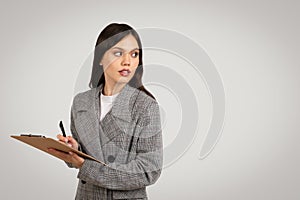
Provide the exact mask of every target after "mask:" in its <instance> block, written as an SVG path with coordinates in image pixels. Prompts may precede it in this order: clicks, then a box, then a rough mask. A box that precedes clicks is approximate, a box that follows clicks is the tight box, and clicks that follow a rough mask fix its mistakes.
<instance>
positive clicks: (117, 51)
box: [100, 34, 139, 85]
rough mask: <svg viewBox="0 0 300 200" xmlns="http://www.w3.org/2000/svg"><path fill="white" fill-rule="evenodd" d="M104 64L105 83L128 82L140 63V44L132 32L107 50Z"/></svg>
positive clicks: (102, 63) (103, 59) (102, 61)
mask: <svg viewBox="0 0 300 200" xmlns="http://www.w3.org/2000/svg"><path fill="white" fill-rule="evenodd" d="M100 64H101V65H103V71H104V76H105V84H112V85H115V84H116V83H118V84H120V83H121V84H124V83H128V82H129V81H130V79H131V78H132V77H133V75H134V73H135V70H136V68H137V67H138V64H139V46H138V43H137V41H136V39H135V38H134V37H133V36H132V35H131V34H130V35H127V36H125V37H124V38H123V39H122V40H121V41H120V42H118V43H117V44H116V45H115V46H113V47H112V48H110V49H109V50H107V51H106V52H105V54H104V55H103V58H102V60H101V62H100Z"/></svg>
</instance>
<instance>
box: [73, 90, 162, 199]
mask: <svg viewBox="0 0 300 200" xmlns="http://www.w3.org/2000/svg"><path fill="white" fill-rule="evenodd" d="M101 91H102V85H101V86H100V87H98V88H93V89H91V90H88V91H86V92H83V93H80V94H78V95H76V96H75V98H74V100H73V105H72V109H71V132H72V135H73V137H74V138H75V139H76V140H77V141H78V143H79V145H80V150H81V151H83V152H85V153H87V154H89V155H91V156H93V157H95V158H97V159H99V160H102V161H104V162H105V163H106V164H108V166H104V165H102V164H100V163H97V162H95V161H92V160H88V159H86V160H85V162H84V164H83V166H82V167H81V168H80V170H79V173H78V178H79V179H80V181H79V183H78V188H77V192H76V199H80V200H82V199H88V200H90V199H103V200H106V199H107V200H108V199H147V193H146V186H148V185H151V184H153V183H155V182H156V180H157V179H158V177H159V176H160V173H161V169H162V162H163V157H162V150H163V147H162V135H161V121H160V114H159V107H158V104H157V102H156V101H155V100H154V99H152V98H151V97H149V96H148V95H146V94H145V93H144V92H142V91H140V90H138V89H135V88H132V87H130V86H129V85H126V86H125V87H124V88H123V89H122V91H121V92H120V94H119V95H118V96H117V98H116V99H115V101H114V103H113V106H112V109H111V110H110V111H109V112H108V113H107V114H106V116H105V117H104V118H103V119H102V121H101V122H100V121H99V116H100V112H101V110H100V109H101V106H99V103H101V102H100V101H99V94H100V92H101Z"/></svg>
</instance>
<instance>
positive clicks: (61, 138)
mask: <svg viewBox="0 0 300 200" xmlns="http://www.w3.org/2000/svg"><path fill="white" fill-rule="evenodd" d="M56 137H57V139H58V140H60V141H62V142H65V143H66V142H68V139H67V138H66V137H64V136H62V135H61V134H58V135H57V136H56Z"/></svg>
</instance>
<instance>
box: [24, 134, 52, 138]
mask: <svg viewBox="0 0 300 200" xmlns="http://www.w3.org/2000/svg"><path fill="white" fill-rule="evenodd" d="M21 136H27V137H43V138H46V137H45V136H43V135H33V134H21Z"/></svg>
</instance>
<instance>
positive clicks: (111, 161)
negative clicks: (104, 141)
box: [107, 155, 116, 163]
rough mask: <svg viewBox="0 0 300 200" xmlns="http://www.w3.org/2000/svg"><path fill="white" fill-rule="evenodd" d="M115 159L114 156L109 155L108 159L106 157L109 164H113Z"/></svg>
mask: <svg viewBox="0 0 300 200" xmlns="http://www.w3.org/2000/svg"><path fill="white" fill-rule="evenodd" d="M115 159H116V158H115V157H114V156H112V155H109V156H108V157H107V160H108V162H110V163H113V162H114V161H115Z"/></svg>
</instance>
